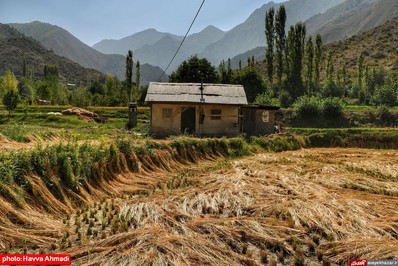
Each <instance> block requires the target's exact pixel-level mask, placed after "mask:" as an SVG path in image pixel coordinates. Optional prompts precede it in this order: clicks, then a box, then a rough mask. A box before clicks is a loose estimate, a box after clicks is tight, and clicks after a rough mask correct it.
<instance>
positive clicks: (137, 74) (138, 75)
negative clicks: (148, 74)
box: [135, 61, 141, 90]
mask: <svg viewBox="0 0 398 266" xmlns="http://www.w3.org/2000/svg"><path fill="white" fill-rule="evenodd" d="M135 69H136V71H135V84H136V86H137V89H138V90H139V88H140V82H141V65H140V61H137V64H136V65H135Z"/></svg>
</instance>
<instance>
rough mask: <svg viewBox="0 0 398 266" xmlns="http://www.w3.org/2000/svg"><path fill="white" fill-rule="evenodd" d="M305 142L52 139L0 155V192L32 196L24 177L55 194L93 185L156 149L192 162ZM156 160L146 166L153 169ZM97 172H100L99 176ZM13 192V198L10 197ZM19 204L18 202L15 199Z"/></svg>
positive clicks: (136, 168)
mask: <svg viewBox="0 0 398 266" xmlns="http://www.w3.org/2000/svg"><path fill="white" fill-rule="evenodd" d="M304 145H305V143H304V141H303V139H302V138H301V137H297V136H279V137H262V138H260V137H258V138H257V137H256V138H252V139H250V140H245V139H243V138H230V139H227V138H221V139H196V138H189V137H175V138H172V139H170V140H169V141H165V142H160V141H154V140H145V139H119V140H117V141H115V142H113V143H111V144H105V143H103V144H98V145H93V144H88V143H85V144H77V143H74V144H71V143H69V144H57V145H52V146H47V147H41V146H36V148H34V149H30V150H18V151H17V150H15V151H13V152H9V153H3V154H0V183H1V184H2V188H3V189H1V191H0V192H1V194H2V195H3V196H4V197H6V198H8V199H9V200H10V201H12V202H14V203H16V202H20V200H21V199H17V198H15V197H16V196H15V195H14V194H13V195H14V196H11V194H9V193H5V192H7V189H6V188H5V186H7V187H18V188H20V190H21V191H20V193H19V194H18V195H19V196H20V197H22V198H24V194H25V193H28V194H30V195H33V193H34V192H33V191H32V184H31V183H30V181H29V178H28V177H29V176H33V175H36V176H39V177H40V178H41V179H42V180H43V182H44V184H45V185H46V187H47V188H48V189H49V190H50V191H51V192H52V193H53V194H54V196H55V197H57V198H59V199H61V198H60V195H59V193H58V191H59V185H60V184H59V183H58V182H61V185H62V186H64V187H66V188H69V189H71V190H72V191H74V192H76V193H79V191H80V188H86V187H87V185H88V184H95V183H96V179H98V178H104V176H106V177H107V179H111V178H112V177H114V176H115V175H116V174H118V173H122V172H124V171H131V172H138V171H139V162H140V160H141V162H142V164H144V165H145V164H147V162H148V160H147V158H148V156H149V159H150V160H149V161H151V162H153V163H155V164H156V163H161V162H159V158H158V157H157V151H158V150H163V151H166V152H167V153H168V154H169V156H171V157H173V158H174V159H175V160H176V161H182V162H196V161H197V159H198V158H206V157H207V156H225V157H237V156H244V155H250V154H253V153H254V152H256V151H258V150H259V149H261V150H270V151H282V150H289V149H298V148H301V147H303V146H304ZM156 166H157V165H148V168H151V167H152V168H156ZM98 173H101V174H100V175H101V176H99V174H98ZM9 197H12V198H9ZM16 205H19V204H16Z"/></svg>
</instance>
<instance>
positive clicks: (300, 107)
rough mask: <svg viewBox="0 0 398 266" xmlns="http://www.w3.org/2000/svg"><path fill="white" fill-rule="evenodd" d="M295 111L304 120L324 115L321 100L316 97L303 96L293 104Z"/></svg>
mask: <svg viewBox="0 0 398 266" xmlns="http://www.w3.org/2000/svg"><path fill="white" fill-rule="evenodd" d="M293 110H294V111H295V112H296V114H297V116H299V117H302V118H313V117H317V116H320V115H321V114H322V105H321V100H320V99H319V98H318V97H314V96H301V97H300V98H298V99H297V100H296V101H295V102H294V104H293Z"/></svg>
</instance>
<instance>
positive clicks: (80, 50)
mask: <svg viewBox="0 0 398 266" xmlns="http://www.w3.org/2000/svg"><path fill="white" fill-rule="evenodd" d="M283 4H284V5H285V7H286V11H287V18H288V20H287V25H286V29H287V30H288V28H289V27H290V25H293V24H295V23H296V22H298V21H305V23H306V25H307V33H309V34H311V35H315V34H316V33H320V34H321V35H322V37H323V41H324V43H329V42H333V41H336V40H345V39H347V38H349V37H351V36H353V35H357V34H359V33H361V32H365V31H367V30H369V29H372V28H374V27H377V26H379V25H382V24H383V23H385V22H386V21H387V20H389V19H393V18H395V17H398V2H397V1H396V0H289V1H286V2H284V3H283ZM279 5H280V4H276V3H273V2H270V3H268V4H265V5H263V6H262V7H260V8H258V9H257V10H255V11H254V12H253V13H252V14H251V15H250V16H249V17H248V18H247V20H246V21H244V22H243V23H241V24H239V25H237V26H236V27H234V28H233V29H231V30H229V31H227V32H224V31H222V30H220V29H218V28H216V27H214V26H208V27H206V28H205V29H203V30H202V31H200V32H198V33H195V34H191V35H189V36H188V37H187V38H186V40H185V42H184V44H183V45H182V47H181V49H180V51H179V53H178V54H177V56H176V58H175V60H174V62H173V64H172V65H171V66H170V68H169V69H168V70H167V73H171V72H172V71H173V70H175V69H176V67H177V66H178V65H179V64H180V63H181V62H182V61H183V60H186V59H188V58H189V57H190V56H193V55H198V56H199V57H205V58H207V59H208V60H209V61H210V62H211V63H212V64H214V65H216V66H218V64H219V63H220V61H221V60H227V59H228V58H231V62H232V66H233V67H235V68H236V67H237V66H238V62H239V60H241V61H242V65H243V66H244V65H245V64H246V63H247V58H248V57H250V56H255V58H262V57H263V56H264V49H265V47H264V46H265V36H264V16H265V13H266V11H267V10H268V9H269V8H271V7H274V8H275V9H276V10H277V9H278V7H279ZM11 25H12V26H13V27H14V28H16V29H17V30H18V31H20V32H22V33H23V34H25V35H27V36H30V37H32V38H34V39H36V40H37V41H38V42H40V43H41V44H42V45H43V46H45V47H46V48H47V49H50V50H52V51H54V53H56V54H58V55H61V56H64V57H67V58H69V59H71V60H72V61H74V62H77V63H79V64H81V65H82V66H84V67H89V68H94V69H97V70H99V71H101V72H102V73H111V74H115V75H117V76H118V77H119V78H120V79H124V71H125V55H126V53H127V51H128V50H133V53H134V54H133V59H134V61H136V60H139V61H140V63H141V80H142V82H141V83H142V84H146V83H148V82H149V81H154V80H158V79H159V77H160V76H161V74H162V71H163V70H164V69H166V67H167V65H168V63H169V62H170V59H171V58H172V57H173V55H174V53H175V51H176V49H177V48H178V46H179V45H180V43H181V40H182V38H183V37H182V36H178V35H175V34H171V33H165V32H158V31H156V30H155V29H147V30H144V31H142V32H139V33H136V34H133V35H131V36H128V37H125V38H122V39H120V40H103V41H100V42H99V43H97V44H95V45H93V47H89V46H87V45H86V44H84V43H83V42H81V41H80V40H78V39H77V38H76V37H74V36H73V35H72V34H70V33H69V32H67V31H66V30H64V29H62V28H60V27H58V26H54V25H50V24H47V23H42V22H32V23H27V24H11ZM165 79H167V77H165Z"/></svg>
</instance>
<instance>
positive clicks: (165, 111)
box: [162, 108, 173, 119]
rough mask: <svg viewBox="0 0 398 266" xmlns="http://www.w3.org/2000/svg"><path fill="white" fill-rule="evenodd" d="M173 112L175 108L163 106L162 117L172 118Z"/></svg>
mask: <svg viewBox="0 0 398 266" xmlns="http://www.w3.org/2000/svg"><path fill="white" fill-rule="evenodd" d="M172 113H173V109H171V108H162V118H163V119H170V118H171V114H172Z"/></svg>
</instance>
